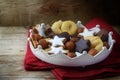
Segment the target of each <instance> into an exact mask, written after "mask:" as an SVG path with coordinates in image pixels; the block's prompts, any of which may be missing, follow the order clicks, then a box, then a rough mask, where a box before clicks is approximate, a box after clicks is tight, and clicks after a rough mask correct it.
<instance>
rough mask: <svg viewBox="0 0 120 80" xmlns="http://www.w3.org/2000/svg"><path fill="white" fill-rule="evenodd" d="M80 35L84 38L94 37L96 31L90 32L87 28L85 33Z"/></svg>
mask: <svg viewBox="0 0 120 80" xmlns="http://www.w3.org/2000/svg"><path fill="white" fill-rule="evenodd" d="M79 35H81V36H83V37H87V36H93V35H94V31H89V30H88V29H87V28H85V29H84V31H83V33H79Z"/></svg>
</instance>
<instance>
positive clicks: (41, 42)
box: [39, 39, 49, 49]
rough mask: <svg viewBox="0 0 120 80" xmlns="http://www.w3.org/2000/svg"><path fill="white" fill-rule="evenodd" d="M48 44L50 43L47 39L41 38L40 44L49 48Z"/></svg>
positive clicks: (44, 47)
mask: <svg viewBox="0 0 120 80" xmlns="http://www.w3.org/2000/svg"><path fill="white" fill-rule="evenodd" d="M48 44H49V43H48V42H47V41H46V40H45V39H41V40H39V45H41V46H42V48H43V49H46V48H48Z"/></svg>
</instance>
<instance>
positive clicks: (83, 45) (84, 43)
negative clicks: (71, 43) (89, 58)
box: [75, 39, 90, 53]
mask: <svg viewBox="0 0 120 80" xmlns="http://www.w3.org/2000/svg"><path fill="white" fill-rule="evenodd" d="M75 46H76V47H75V51H77V52H80V53H82V52H83V51H89V50H90V41H89V40H84V39H79V40H78V41H77V42H76V43H75Z"/></svg>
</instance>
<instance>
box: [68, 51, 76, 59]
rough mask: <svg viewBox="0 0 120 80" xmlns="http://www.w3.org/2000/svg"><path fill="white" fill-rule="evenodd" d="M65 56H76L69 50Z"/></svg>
mask: <svg viewBox="0 0 120 80" xmlns="http://www.w3.org/2000/svg"><path fill="white" fill-rule="evenodd" d="M67 56H69V57H71V58H73V57H76V54H75V53H73V52H69V53H67Z"/></svg>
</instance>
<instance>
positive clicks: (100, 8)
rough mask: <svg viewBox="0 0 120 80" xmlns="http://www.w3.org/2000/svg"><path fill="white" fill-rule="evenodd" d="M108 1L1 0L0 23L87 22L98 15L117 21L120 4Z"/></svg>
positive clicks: (8, 24)
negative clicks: (67, 20) (116, 4)
mask: <svg viewBox="0 0 120 80" xmlns="http://www.w3.org/2000/svg"><path fill="white" fill-rule="evenodd" d="M107 1H108V0H107ZM107 1H104V0H92V1H89V0H0V25H2V26H3V25H4V26H15V25H17V26H26V25H34V24H36V23H41V22H45V23H52V22H54V21H56V20H59V19H60V20H66V19H70V20H74V21H77V20H81V21H83V23H86V22H88V21H89V20H91V19H92V18H94V17H96V16H102V17H104V18H108V19H109V20H111V21H113V22H114V21H115V20H116V21H117V19H119V18H118V17H119V9H118V8H117V7H120V6H119V5H118V6H115V4H114V5H113V6H112V7H111V4H112V1H111V0H110V1H108V2H107ZM109 2H110V3H109ZM113 3H114V2H113ZM116 3H117V2H116ZM106 4H107V5H106ZM113 9H114V10H113ZM117 16H118V17H117ZM111 17H112V19H111ZM114 17H115V18H114Z"/></svg>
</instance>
